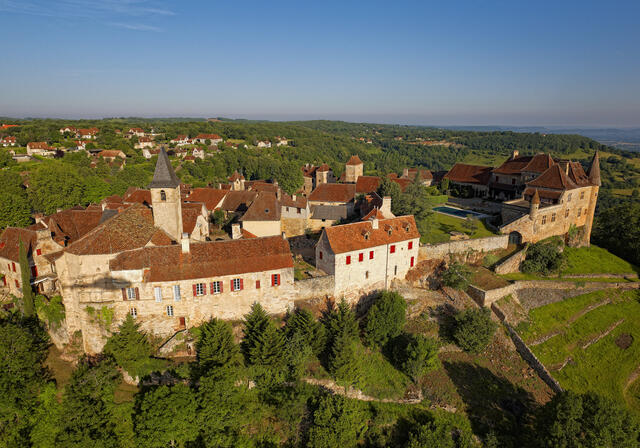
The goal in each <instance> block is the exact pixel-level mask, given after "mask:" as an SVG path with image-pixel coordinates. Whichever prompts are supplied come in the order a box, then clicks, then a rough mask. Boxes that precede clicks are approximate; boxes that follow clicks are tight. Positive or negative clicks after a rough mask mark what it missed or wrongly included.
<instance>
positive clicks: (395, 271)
mask: <svg viewBox="0 0 640 448" xmlns="http://www.w3.org/2000/svg"><path fill="white" fill-rule="evenodd" d="M393 275H398V265H396V266H394V268H393Z"/></svg>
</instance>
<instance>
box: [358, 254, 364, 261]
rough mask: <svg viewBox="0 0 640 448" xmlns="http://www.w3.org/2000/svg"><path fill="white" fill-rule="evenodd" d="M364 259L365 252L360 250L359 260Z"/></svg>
mask: <svg viewBox="0 0 640 448" xmlns="http://www.w3.org/2000/svg"><path fill="white" fill-rule="evenodd" d="M362 260H364V253H362V252H360V253H359V254H358V261H362Z"/></svg>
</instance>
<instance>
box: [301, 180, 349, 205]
mask: <svg viewBox="0 0 640 448" xmlns="http://www.w3.org/2000/svg"><path fill="white" fill-rule="evenodd" d="M355 195H356V186H355V184H320V185H318V186H317V187H316V188H315V190H313V191H312V192H311V194H310V195H309V201H310V202H314V201H315V202H344V203H347V202H350V201H353V199H354V198H355Z"/></svg>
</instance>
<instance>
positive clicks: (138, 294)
mask: <svg viewBox="0 0 640 448" xmlns="http://www.w3.org/2000/svg"><path fill="white" fill-rule="evenodd" d="M136 300H140V290H139V289H138V288H136Z"/></svg>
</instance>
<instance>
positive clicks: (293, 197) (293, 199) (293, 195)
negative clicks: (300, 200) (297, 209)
mask: <svg viewBox="0 0 640 448" xmlns="http://www.w3.org/2000/svg"><path fill="white" fill-rule="evenodd" d="M296 198H297V196H296V195H295V194H292V195H291V200H292V201H293V202H295V201H296Z"/></svg>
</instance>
